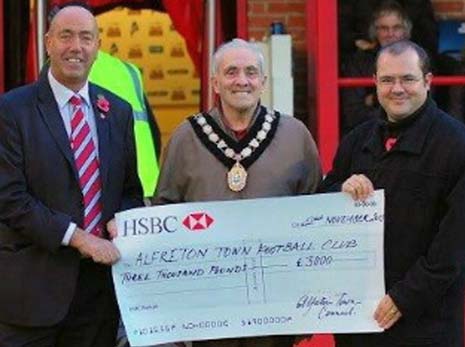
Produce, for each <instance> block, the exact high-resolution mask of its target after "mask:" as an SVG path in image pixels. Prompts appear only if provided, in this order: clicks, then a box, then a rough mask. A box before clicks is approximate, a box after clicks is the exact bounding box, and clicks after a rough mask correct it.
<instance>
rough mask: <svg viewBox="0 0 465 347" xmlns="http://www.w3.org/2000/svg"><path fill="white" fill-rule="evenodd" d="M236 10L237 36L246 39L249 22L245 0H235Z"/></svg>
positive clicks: (247, 37)
mask: <svg viewBox="0 0 465 347" xmlns="http://www.w3.org/2000/svg"><path fill="white" fill-rule="evenodd" d="M236 10H237V11H236V12H237V15H236V18H237V19H236V22H237V23H236V26H237V37H239V38H241V39H244V40H248V39H249V23H248V20H247V0H236Z"/></svg>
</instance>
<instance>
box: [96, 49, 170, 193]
mask: <svg viewBox="0 0 465 347" xmlns="http://www.w3.org/2000/svg"><path fill="white" fill-rule="evenodd" d="M89 80H90V81H91V82H93V83H95V84H96V85H98V86H100V87H102V88H106V89H108V90H110V91H111V92H113V93H115V94H116V95H118V96H119V97H120V98H122V99H123V100H125V101H127V102H129V103H130V104H131V106H132V112H133V118H134V136H135V139H136V153H137V164H138V165H137V172H138V174H139V178H140V181H141V183H142V188H143V190H144V197H146V198H151V197H153V195H154V193H155V188H156V185H157V181H158V174H159V168H158V157H159V155H160V146H161V140H160V130H159V128H158V125H157V122H156V120H155V117H154V115H153V112H152V110H151V108H150V105H149V104H148V102H147V98H146V96H145V94H144V86H143V83H142V75H141V73H140V70H139V68H138V67H137V66H135V65H134V64H131V63H129V62H125V61H122V60H121V59H118V58H117V57H114V56H112V55H110V54H108V53H106V52H103V51H102V50H100V51H99V52H98V54H97V59H96V60H95V62H94V64H93V65H92V68H91V70H90V74H89Z"/></svg>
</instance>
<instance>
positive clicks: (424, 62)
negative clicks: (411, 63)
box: [375, 40, 431, 75]
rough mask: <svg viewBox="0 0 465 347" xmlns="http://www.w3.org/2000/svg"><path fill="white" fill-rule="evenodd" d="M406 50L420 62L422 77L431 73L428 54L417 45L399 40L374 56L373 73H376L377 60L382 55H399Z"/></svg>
mask: <svg viewBox="0 0 465 347" xmlns="http://www.w3.org/2000/svg"><path fill="white" fill-rule="evenodd" d="M408 50H412V51H414V52H415V53H416V54H417V56H418V59H419V60H420V69H421V71H422V72H423V74H424V75H426V74H427V73H430V72H431V63H430V58H429V56H428V53H426V51H425V50H424V49H423V48H421V47H420V46H419V45H417V44H416V43H414V42H412V41H410V40H401V41H397V42H393V43H390V44H389V45H387V46H385V47H382V48H381V49H380V50H379V51H378V54H376V59H375V73H376V72H377V71H378V60H379V57H380V56H381V55H382V54H384V53H389V54H392V55H400V54H402V53H404V52H406V51H408Z"/></svg>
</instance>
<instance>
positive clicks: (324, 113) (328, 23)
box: [306, 0, 339, 172]
mask: <svg viewBox="0 0 465 347" xmlns="http://www.w3.org/2000/svg"><path fill="white" fill-rule="evenodd" d="M306 12H307V45H308V52H309V66H308V71H309V76H308V85H309V94H310V95H309V100H311V99H312V98H313V97H314V98H315V99H314V100H315V102H314V103H315V109H316V124H315V127H314V128H313V130H314V132H315V133H314V135H315V138H316V141H317V143H318V148H319V151H320V157H321V162H322V166H323V170H324V172H328V171H329V170H330V168H331V163H332V160H333V157H334V154H335V153H336V150H337V146H338V143H339V102H338V88H339V87H338V44H337V42H338V41H337V40H338V38H337V0H309V1H307V11H306Z"/></svg>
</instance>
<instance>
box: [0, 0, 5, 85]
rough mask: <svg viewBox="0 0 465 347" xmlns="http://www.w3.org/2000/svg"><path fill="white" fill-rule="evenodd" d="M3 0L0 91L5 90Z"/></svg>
mask: <svg viewBox="0 0 465 347" xmlns="http://www.w3.org/2000/svg"><path fill="white" fill-rule="evenodd" d="M3 19H4V18H3V0H0V93H3V92H4V91H5V47H4V35H5V34H4V31H3Z"/></svg>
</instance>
